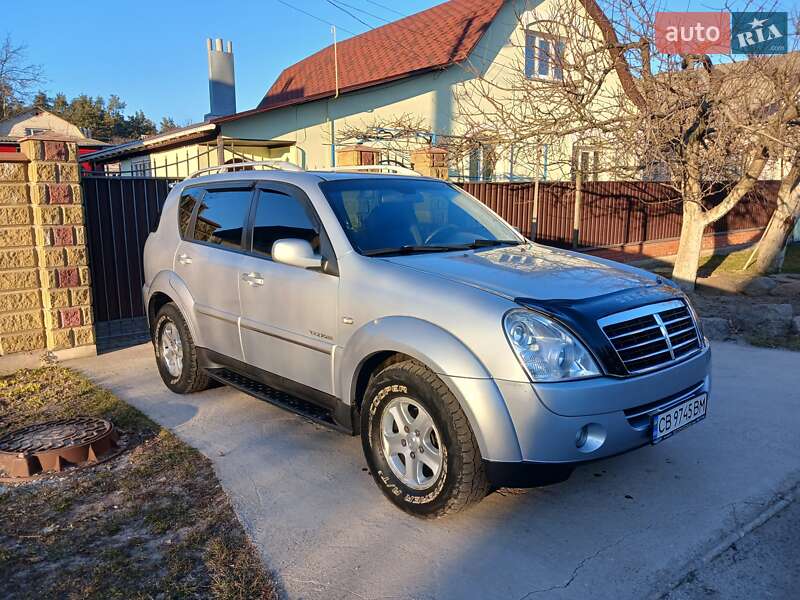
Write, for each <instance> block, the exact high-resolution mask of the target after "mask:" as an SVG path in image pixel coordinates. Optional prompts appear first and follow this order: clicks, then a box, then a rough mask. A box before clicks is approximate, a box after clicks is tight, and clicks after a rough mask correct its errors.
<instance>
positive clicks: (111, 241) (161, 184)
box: [82, 174, 180, 351]
mask: <svg viewBox="0 0 800 600" xmlns="http://www.w3.org/2000/svg"><path fill="white" fill-rule="evenodd" d="M176 181H180V180H179V179H175V178H167V177H125V176H122V177H120V176H113V175H108V176H104V175H86V174H85V175H84V176H83V178H82V186H83V197H84V204H85V206H86V225H87V228H86V243H87V246H88V248H89V266H90V271H91V279H92V295H93V304H94V318H95V330H96V333H97V347H98V351H107V350H110V349H112V348H119V347H122V346H127V345H131V344H135V343H139V342H142V341H146V340H147V338H148V335H147V318H146V312H145V307H144V305H143V303H142V285H143V283H144V268H143V265H142V252H143V250H144V243H145V241H146V240H147V236H148V234H149V233H150V232H151V231H154V230H155V228H156V227H157V226H158V220H159V217H160V215H161V208H162V207H163V206H164V200H166V198H167V194H168V193H169V190H170V187H171V185H172V184H174V183H175V182H176Z"/></svg>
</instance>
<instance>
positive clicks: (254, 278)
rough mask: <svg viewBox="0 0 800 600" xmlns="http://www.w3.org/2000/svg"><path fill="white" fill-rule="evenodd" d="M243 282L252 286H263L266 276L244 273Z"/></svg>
mask: <svg viewBox="0 0 800 600" xmlns="http://www.w3.org/2000/svg"><path fill="white" fill-rule="evenodd" d="M242 281H246V282H247V284H248V285H250V286H262V285H264V276H263V275H262V274H261V273H242Z"/></svg>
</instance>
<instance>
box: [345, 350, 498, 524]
mask: <svg viewBox="0 0 800 600" xmlns="http://www.w3.org/2000/svg"><path fill="white" fill-rule="evenodd" d="M361 439H362V445H363V447H364V454H365V456H366V459H367V463H368V465H369V467H370V471H371V473H372V476H373V478H374V479H375V482H376V483H377V484H378V486H379V487H380V488H381V490H382V491H383V493H384V494H385V495H386V496H387V497H388V498H389V499H390V500H391V501H392V502H393V503H394V504H396V505H397V506H399V507H400V508H402V509H403V510H404V511H406V512H408V513H411V514H413V515H415V516H419V517H427V518H436V517H441V516H444V515H446V514H449V513H453V512H457V511H459V510H461V509H463V508H465V507H466V506H468V505H470V504H472V503H474V502H477V501H479V500H481V499H482V498H483V497H484V496H485V495H486V493H487V491H488V487H489V486H488V483H487V479H486V473H485V471H484V468H483V462H482V460H481V454H480V451H479V449H478V444H477V442H476V440H475V435H474V434H473V432H472V429H471V428H470V426H469V423H468V421H467V417H466V415H465V414H464V411H463V410H462V409H461V406H460V405H459V404H458V401H457V400H456V398H455V397H454V396H453V394H452V392H450V390H449V389H448V388H447V386H446V385H444V383H443V382H442V381H441V380H440V379H439V378H438V377H437V376H436V374H435V373H433V372H432V371H430V370H429V369H427V368H426V367H425V366H424V365H422V364H420V363H418V362H417V361H415V360H407V361H404V362H399V363H394V364H391V365H389V366H387V367H386V368H384V369H383V370H382V371H380V372H379V373H378V374H377V375H376V376H375V377H373V378H372V380H371V381H370V383H369V385H368V386H367V391H366V395H365V397H364V404H363V406H362V411H361Z"/></svg>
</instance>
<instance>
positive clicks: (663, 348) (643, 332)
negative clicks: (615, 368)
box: [598, 300, 701, 374]
mask: <svg viewBox="0 0 800 600" xmlns="http://www.w3.org/2000/svg"><path fill="white" fill-rule="evenodd" d="M598 323H599V325H600V327H601V329H602V330H603V333H605V334H606V337H607V338H608V339H609V341H610V342H611V344H612V345H613V346H614V349H615V350H616V351H617V354H618V355H619V358H620V360H622V363H623V364H624V365H625V369H627V371H628V373H630V374H637V373H644V372H646V371H652V370H655V369H660V368H662V367H666V366H668V365H671V364H673V363H676V362H678V361H680V360H683V359H685V358H688V357H689V356H691V355H692V354H695V353H697V352H699V351H700V348H701V341H700V336H699V334H698V331H697V325H696V324H695V322H694V318H693V316H692V312H691V311H690V310H689V307H688V306H686V304H685V303H684V302H682V301H681V300H672V301H670V302H661V303H659V304H651V305H649V306H643V307H641V308H635V309H633V310H626V311H624V312H621V313H617V314H615V315H611V316H609V317H604V318H603V319H600V320H599V321H598Z"/></svg>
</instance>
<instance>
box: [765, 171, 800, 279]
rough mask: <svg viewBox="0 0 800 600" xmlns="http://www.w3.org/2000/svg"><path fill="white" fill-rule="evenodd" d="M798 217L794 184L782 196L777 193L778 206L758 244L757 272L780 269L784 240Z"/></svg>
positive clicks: (799, 194) (798, 192)
mask: <svg viewBox="0 0 800 600" xmlns="http://www.w3.org/2000/svg"><path fill="white" fill-rule="evenodd" d="M781 187H782V188H783V186H781ZM781 191H783V189H781ZM798 217H800V185H796V186H795V187H794V188H793V189H792V191H791V192H789V193H788V194H786V195H784V196H782V195H781V194H779V195H778V206H777V208H776V209H775V212H774V213H773V215H772V218H771V219H770V222H769V225H767V227H768V228H769V229H767V231H766V233H765V234H764V237H763V238H761V241H760V242H759V244H758V256H757V258H756V267H755V268H756V271H757V272H758V273H770V272H774V271H778V270H780V267H781V263H782V262H783V251H784V248H785V246H786V240H787V239H788V237H789V235H791V233H792V230H793V229H794V224H795V223H796V222H797V219H798Z"/></svg>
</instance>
